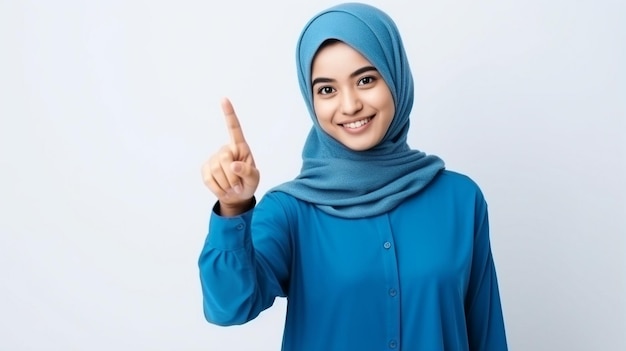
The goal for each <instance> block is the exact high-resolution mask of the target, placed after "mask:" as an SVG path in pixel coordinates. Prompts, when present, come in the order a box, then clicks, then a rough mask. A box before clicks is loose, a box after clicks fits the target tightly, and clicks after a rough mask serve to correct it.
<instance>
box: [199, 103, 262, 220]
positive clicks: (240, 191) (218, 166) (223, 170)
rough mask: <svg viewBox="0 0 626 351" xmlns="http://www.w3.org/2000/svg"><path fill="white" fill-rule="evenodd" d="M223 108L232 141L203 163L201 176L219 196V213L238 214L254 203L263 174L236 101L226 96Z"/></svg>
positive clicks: (223, 214) (226, 214) (225, 214)
mask: <svg viewBox="0 0 626 351" xmlns="http://www.w3.org/2000/svg"><path fill="white" fill-rule="evenodd" d="M222 111H223V112H224V118H225V119H226V127H227V129H228V133H229V134H230V142H229V143H228V144H226V145H224V146H222V147H221V148H220V150H219V151H218V152H216V153H215V154H213V156H211V158H209V160H208V161H207V162H205V163H204V164H203V165H202V179H203V181H204V184H205V185H206V186H207V187H208V188H209V189H210V190H211V191H212V192H213V194H215V196H217V198H218V200H219V202H220V214H221V215H222V216H235V215H238V214H241V213H243V212H245V211H246V210H247V209H248V208H249V207H250V206H251V201H252V197H253V196H254V192H255V191H256V189H257V187H258V185H259V177H260V176H259V170H258V169H257V168H256V165H255V164H254V158H253V157H252V152H250V147H249V146H248V143H246V139H245V138H244V136H243V130H242V129H241V125H240V124H239V119H237V115H236V114H235V110H234V109H233V105H232V104H231V103H230V101H229V100H228V99H226V98H225V99H223V100H222Z"/></svg>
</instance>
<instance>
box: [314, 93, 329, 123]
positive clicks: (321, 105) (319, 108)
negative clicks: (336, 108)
mask: <svg viewBox="0 0 626 351" xmlns="http://www.w3.org/2000/svg"><path fill="white" fill-rule="evenodd" d="M313 110H314V111H315V117H317V120H318V122H319V123H320V124H321V123H328V122H330V121H331V120H332V116H333V113H332V107H331V106H330V104H329V102H328V101H325V100H322V99H316V100H313Z"/></svg>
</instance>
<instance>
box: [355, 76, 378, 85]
mask: <svg viewBox="0 0 626 351" xmlns="http://www.w3.org/2000/svg"><path fill="white" fill-rule="evenodd" d="M375 81H376V77H372V76H367V77H363V78H361V79H359V83H358V85H367V84H372V83H374V82H375Z"/></svg>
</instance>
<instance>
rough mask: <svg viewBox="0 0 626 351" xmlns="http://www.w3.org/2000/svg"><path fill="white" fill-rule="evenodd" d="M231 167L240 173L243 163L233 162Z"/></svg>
mask: <svg viewBox="0 0 626 351" xmlns="http://www.w3.org/2000/svg"><path fill="white" fill-rule="evenodd" d="M231 169H232V170H233V172H235V173H238V172H240V171H241V165H240V164H239V163H233V164H232V166H231Z"/></svg>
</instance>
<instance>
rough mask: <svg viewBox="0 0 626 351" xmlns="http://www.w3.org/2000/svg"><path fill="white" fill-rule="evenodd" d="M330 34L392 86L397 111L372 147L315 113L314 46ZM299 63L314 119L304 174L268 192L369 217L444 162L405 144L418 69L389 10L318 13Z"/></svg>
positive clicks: (347, 7)
mask: <svg viewBox="0 0 626 351" xmlns="http://www.w3.org/2000/svg"><path fill="white" fill-rule="evenodd" d="M327 40H339V41H341V42H343V43H345V44H347V45H349V46H351V47H352V48H353V49H355V50H356V51H358V52H359V53H360V54H361V55H363V56H364V57H365V58H366V59H367V60H368V61H369V62H371V63H372V65H373V66H374V67H376V69H377V70H378V71H379V72H380V74H381V76H382V77H383V79H384V81H385V82H386V83H387V85H388V86H389V89H390V90H391V94H392V96H393V99H394V103H395V115H394V117H393V120H392V122H391V125H390V126H389V129H388V130H387V132H386V134H385V136H384V137H383V139H382V140H381V141H380V143H378V144H377V145H376V146H374V147H373V148H371V149H368V150H365V151H353V150H351V149H349V148H348V147H346V146H344V145H343V144H341V143H340V142H338V141H337V140H335V139H334V138H332V137H331V136H330V135H328V134H327V133H326V132H325V131H324V130H323V129H322V128H321V127H320V125H319V122H318V120H317V117H316V116H315V111H314V108H313V90H312V86H311V69H312V64H313V59H314V57H315V54H316V53H317V51H318V50H319V48H320V46H321V45H322V44H323V43H324V42H325V41H327ZM296 63H297V70H298V81H299V84H300V90H301V92H302V95H303V97H304V100H305V102H306V106H307V108H308V111H309V114H310V116H311V118H312V120H313V126H312V128H311V130H310V132H309V135H308V136H307V139H306V142H305V144H304V149H303V151H302V160H303V162H302V168H301V170H300V174H299V175H298V176H297V177H296V178H295V179H293V180H291V181H289V182H286V183H283V184H281V185H279V186H277V187H275V188H273V189H270V190H269V191H270V192H273V191H281V192H285V193H287V194H290V195H292V196H294V197H296V198H298V199H300V200H303V201H306V202H309V203H312V204H314V205H315V206H317V207H318V208H319V209H320V210H322V211H323V212H325V213H328V214H330V215H333V216H338V217H342V218H363V217H370V216H376V215H380V214H383V213H386V212H388V211H390V210H392V209H393V208H395V207H396V206H398V205H399V204H400V203H402V202H403V201H404V200H405V199H407V198H408V197H410V196H413V195H414V194H416V193H418V192H419V191H420V190H422V189H423V188H424V187H426V186H427V185H428V184H429V183H430V182H431V181H432V180H433V179H434V177H435V176H436V175H437V174H438V172H439V171H440V170H442V169H443V168H444V163H443V161H442V160H441V159H440V158H438V157H437V156H434V155H426V154H425V153H424V152H422V151H419V150H414V149H411V148H410V147H409V146H408V144H407V133H408V131H409V123H410V121H409V115H410V112H411V108H412V107H413V98H414V87H413V77H412V74H411V70H410V68H409V62H408V60H407V57H406V53H405V50H404V46H403V44H402V40H401V38H400V34H399V32H398V29H397V27H396V25H395V23H394V22H393V20H392V19H391V18H390V17H389V16H388V15H387V14H386V13H384V12H382V11H381V10H379V9H377V8H375V7H373V6H371V5H366V4H360V3H344V4H340V5H337V6H334V7H331V8H329V9H326V10H324V11H322V12H320V13H318V14H317V15H316V16H314V17H313V18H312V19H311V20H309V22H308V23H307V24H306V26H305V27H304V29H303V30H302V33H301V34H300V38H299V40H298V45H297V50H296Z"/></svg>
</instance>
